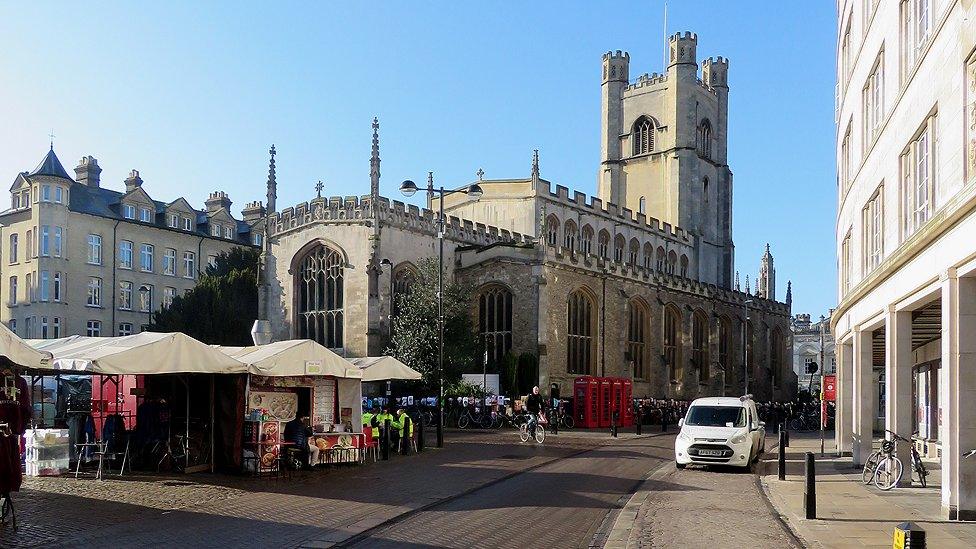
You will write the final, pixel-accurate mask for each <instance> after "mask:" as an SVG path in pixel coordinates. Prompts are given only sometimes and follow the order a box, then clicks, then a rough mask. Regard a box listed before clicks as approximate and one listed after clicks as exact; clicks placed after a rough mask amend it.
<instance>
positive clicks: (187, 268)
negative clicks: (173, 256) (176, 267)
mask: <svg viewBox="0 0 976 549" xmlns="http://www.w3.org/2000/svg"><path fill="white" fill-rule="evenodd" d="M196 276H197V254H195V253H193V252H183V278H195V277H196Z"/></svg>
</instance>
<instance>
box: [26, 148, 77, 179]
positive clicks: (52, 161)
mask: <svg viewBox="0 0 976 549" xmlns="http://www.w3.org/2000/svg"><path fill="white" fill-rule="evenodd" d="M29 175H50V176H52V177H61V178H63V179H71V176H70V175H68V172H67V171H65V169H64V166H62V165H61V161H60V160H58V155H56V154H54V145H51V150H49V151H47V154H46V155H44V160H41V163H40V164H38V165H37V167H36V168H34V171H32V172H31V173H30V174H29Z"/></svg>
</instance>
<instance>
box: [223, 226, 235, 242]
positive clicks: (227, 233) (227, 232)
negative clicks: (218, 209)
mask: <svg viewBox="0 0 976 549" xmlns="http://www.w3.org/2000/svg"><path fill="white" fill-rule="evenodd" d="M224 238H227V239H229V240H233V239H234V227H233V226H231V225H227V226H226V227H224Z"/></svg>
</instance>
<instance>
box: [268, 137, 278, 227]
mask: <svg viewBox="0 0 976 549" xmlns="http://www.w3.org/2000/svg"><path fill="white" fill-rule="evenodd" d="M268 153H269V154H270V155H271V160H269V161H268V210H267V212H268V215H270V214H273V213H274V212H275V199H276V198H278V181H277V180H276V179H275V154H276V153H275V146H274V144H272V145H271V150H269V151H268Z"/></svg>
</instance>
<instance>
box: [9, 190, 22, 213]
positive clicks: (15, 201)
mask: <svg viewBox="0 0 976 549" xmlns="http://www.w3.org/2000/svg"><path fill="white" fill-rule="evenodd" d="M10 207H11V208H13V209H15V210H16V209H17V208H19V207H20V193H14V194H13V195H11V196H10Z"/></svg>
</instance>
